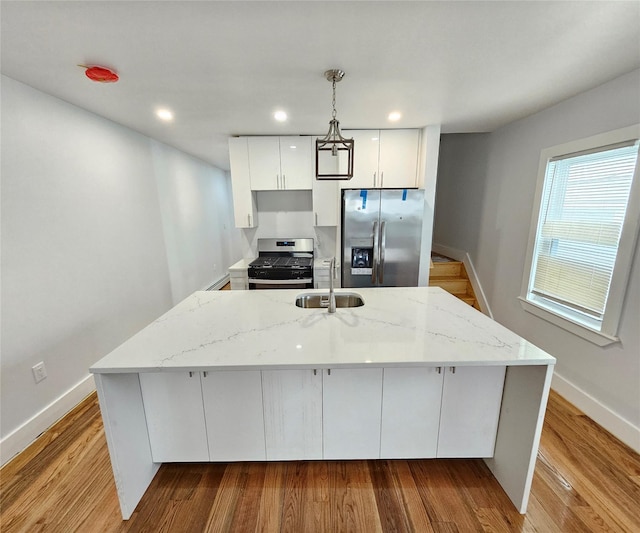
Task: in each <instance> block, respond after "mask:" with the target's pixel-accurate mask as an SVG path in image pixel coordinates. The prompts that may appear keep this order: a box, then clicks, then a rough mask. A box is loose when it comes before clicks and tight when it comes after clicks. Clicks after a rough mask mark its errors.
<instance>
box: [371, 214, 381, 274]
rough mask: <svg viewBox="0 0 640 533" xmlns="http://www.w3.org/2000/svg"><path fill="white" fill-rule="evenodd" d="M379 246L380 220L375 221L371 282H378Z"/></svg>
mask: <svg viewBox="0 0 640 533" xmlns="http://www.w3.org/2000/svg"><path fill="white" fill-rule="evenodd" d="M378 247H379V235H378V221H377V220H376V221H375V222H374V223H373V265H372V267H371V283H372V284H373V285H375V284H376V278H377V277H378V253H379V252H380V250H379V249H378Z"/></svg>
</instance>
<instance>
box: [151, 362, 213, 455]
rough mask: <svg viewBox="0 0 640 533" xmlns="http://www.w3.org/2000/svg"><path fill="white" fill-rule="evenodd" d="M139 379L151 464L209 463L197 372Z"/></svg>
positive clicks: (165, 374) (154, 375) (164, 374)
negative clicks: (152, 462) (151, 458)
mask: <svg viewBox="0 0 640 533" xmlns="http://www.w3.org/2000/svg"><path fill="white" fill-rule="evenodd" d="M139 376H140V388H141V389H142V398H143V402H144V412H145V417H146V419H147V429H148V431H149V443H150V445H151V455H152V457H153V461H154V462H156V463H165V462H185V461H208V460H209V448H208V445H207V433H206V429H205V422H204V407H203V405H202V389H201V384H200V373H199V372H162V373H155V372H154V373H142V374H140V375H139Z"/></svg>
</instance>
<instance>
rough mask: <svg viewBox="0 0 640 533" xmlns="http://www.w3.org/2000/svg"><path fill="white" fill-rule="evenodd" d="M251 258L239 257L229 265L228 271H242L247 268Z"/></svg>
mask: <svg viewBox="0 0 640 533" xmlns="http://www.w3.org/2000/svg"><path fill="white" fill-rule="evenodd" d="M251 261H253V259H240V261H238V262H237V263H234V264H233V265H231V266H230V267H229V272H231V271H235V272H237V271H243V270H247V269H248V268H249V263H251Z"/></svg>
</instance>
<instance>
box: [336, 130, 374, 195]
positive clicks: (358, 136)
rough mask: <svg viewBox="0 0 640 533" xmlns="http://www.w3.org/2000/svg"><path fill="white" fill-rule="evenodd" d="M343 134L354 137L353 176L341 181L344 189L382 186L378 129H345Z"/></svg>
mask: <svg viewBox="0 0 640 533" xmlns="http://www.w3.org/2000/svg"><path fill="white" fill-rule="evenodd" d="M342 135H343V136H344V137H347V138H351V137H353V140H354V145H353V178H351V179H350V180H347V181H340V187H341V188H342V189H371V188H372V187H373V188H375V187H380V175H379V173H378V152H379V146H380V132H379V131H378V130H348V131H347V130H345V131H343V132H342Z"/></svg>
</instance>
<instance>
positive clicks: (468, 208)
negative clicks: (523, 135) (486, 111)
mask: <svg viewBox="0 0 640 533" xmlns="http://www.w3.org/2000/svg"><path fill="white" fill-rule="evenodd" d="M488 157H489V134H488V133H469V134H449V135H443V136H442V137H441V139H440V155H439V160H440V161H439V170H438V181H437V185H436V201H435V217H434V227H433V242H435V243H438V244H445V245H447V246H451V247H453V248H457V249H458V250H463V251H465V252H469V254H470V255H471V256H472V257H475V256H476V253H477V251H478V241H479V237H480V235H479V233H480V214H481V210H480V209H478V206H479V205H482V204H483V202H484V200H483V195H484V187H485V183H486V177H487V162H488Z"/></svg>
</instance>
